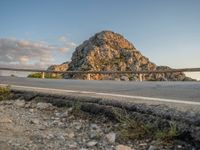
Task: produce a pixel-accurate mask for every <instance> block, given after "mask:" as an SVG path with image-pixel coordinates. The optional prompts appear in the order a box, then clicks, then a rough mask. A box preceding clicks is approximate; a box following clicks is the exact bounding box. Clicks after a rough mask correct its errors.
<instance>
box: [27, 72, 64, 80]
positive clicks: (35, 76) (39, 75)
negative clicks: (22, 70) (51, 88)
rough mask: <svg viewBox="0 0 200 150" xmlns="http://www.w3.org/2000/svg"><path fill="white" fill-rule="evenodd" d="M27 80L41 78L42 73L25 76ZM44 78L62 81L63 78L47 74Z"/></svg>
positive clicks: (59, 75) (58, 75)
mask: <svg viewBox="0 0 200 150" xmlns="http://www.w3.org/2000/svg"><path fill="white" fill-rule="evenodd" d="M27 77H28V78H42V73H32V74H29V75H28V76H27ZM44 77H45V78H48V79H63V76H62V75H61V74H57V75H55V74H49V73H45V76H44Z"/></svg>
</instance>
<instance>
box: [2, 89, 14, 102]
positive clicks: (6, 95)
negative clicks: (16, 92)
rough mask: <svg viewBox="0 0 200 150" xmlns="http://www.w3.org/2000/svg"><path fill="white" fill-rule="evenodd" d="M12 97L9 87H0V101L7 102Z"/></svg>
mask: <svg viewBox="0 0 200 150" xmlns="http://www.w3.org/2000/svg"><path fill="white" fill-rule="evenodd" d="M11 97H12V94H11V90H10V87H9V86H6V87H0V101H2V100H8V99H10V98H11Z"/></svg>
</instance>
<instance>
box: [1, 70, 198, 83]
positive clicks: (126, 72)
mask: <svg viewBox="0 0 200 150" xmlns="http://www.w3.org/2000/svg"><path fill="white" fill-rule="evenodd" d="M0 70H4V71H20V72H41V73H42V78H45V73H56V74H63V73H73V74H88V79H90V74H139V79H140V81H142V75H143V74H151V73H174V72H200V68H182V69H166V70H141V71H53V70H41V69H17V68H1V67H0Z"/></svg>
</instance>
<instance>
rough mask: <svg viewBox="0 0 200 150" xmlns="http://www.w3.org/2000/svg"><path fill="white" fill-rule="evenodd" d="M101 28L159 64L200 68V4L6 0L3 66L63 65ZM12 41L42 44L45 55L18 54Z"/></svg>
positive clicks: (1, 24)
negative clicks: (122, 36) (129, 42)
mask: <svg viewBox="0 0 200 150" xmlns="http://www.w3.org/2000/svg"><path fill="white" fill-rule="evenodd" d="M101 30H112V31H114V32H118V33H120V34H122V35H124V36H125V37H126V38H127V39H128V40H129V41H131V42H133V43H134V45H135V47H136V48H137V49H139V50H140V51H141V52H142V53H143V54H144V55H145V56H147V57H149V58H150V60H151V61H153V62H155V63H156V64H158V65H169V66H171V67H175V68H182V67H199V66H200V61H199V56H200V42H199V41H200V1H199V0H101V1H97V0H1V1H0V39H1V40H0V42H1V43H3V44H4V45H3V44H1V43H0V44H1V45H3V46H0V53H1V56H2V57H0V58H1V59H0V65H1V64H5V63H10V64H18V63H19V64H21V65H24V64H29V63H30V62H31V64H33V65H34V64H35V63H36V64H40V63H42V61H44V62H45V63H46V64H47V63H48V62H49V63H50V62H53V63H62V62H64V61H66V60H70V57H71V54H72V52H73V51H74V48H75V45H76V46H77V45H79V44H80V43H82V42H83V41H84V40H86V39H88V38H89V37H90V36H92V35H93V34H95V33H96V32H99V31H101ZM12 43H14V44H13V45H16V43H18V44H19V43H20V44H19V45H22V49H23V48H27V47H28V48H29V46H30V47H31V48H30V49H31V50H32V51H35V49H36V48H37V46H39V48H38V49H39V50H40V49H41V55H39V56H37V54H39V53H40V52H39V51H37V52H31V53H28V54H27V55H29V57H26V56H25V55H23V52H24V51H21V52H22V53H20V48H18V49H17V50H16V51H17V52H19V54H18V53H16V52H14V50H15V49H14V48H13V47H14V46H13V45H12ZM10 45H12V46H10ZM5 47H6V48H5ZM8 47H9V48H8ZM65 47H66V49H65V50H64V48H65ZM11 48H13V50H12V51H9V49H11ZM48 49H50V51H52V52H46V51H47V50H48ZM54 49H57V50H58V51H56V50H54ZM61 49H63V51H59V50H61ZM6 52H7V53H6ZM11 52H12V53H13V55H11ZM31 54H33V55H34V56H33V57H31ZM3 55H5V56H6V57H7V56H8V55H9V57H8V58H7V59H3ZM16 55H19V56H18V57H16V58H15V59H14V58H12V57H14V56H16ZM21 55H23V56H21ZM45 56H46V57H45ZM40 57H45V59H42V60H41V59H40ZM31 58H32V59H31ZM48 58H50V59H49V60H48ZM9 61H10V62H9ZM37 61H39V62H37Z"/></svg>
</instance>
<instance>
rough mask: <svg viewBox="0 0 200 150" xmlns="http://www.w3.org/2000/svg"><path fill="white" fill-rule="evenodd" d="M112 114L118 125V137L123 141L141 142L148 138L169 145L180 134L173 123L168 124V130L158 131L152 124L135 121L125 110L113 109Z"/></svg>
mask: <svg viewBox="0 0 200 150" xmlns="http://www.w3.org/2000/svg"><path fill="white" fill-rule="evenodd" d="M113 113H114V115H115V118H116V120H117V121H118V123H119V126H118V127H117V130H118V131H119V135H120V137H121V139H124V140H142V139H145V138H149V139H152V140H159V141H161V142H163V143H170V142H171V141H173V140H174V139H175V138H177V137H178V136H179V134H180V131H179V130H178V128H177V125H176V123H174V122H172V123H170V126H169V127H168V128H165V129H158V127H157V126H156V125H154V124H153V123H144V122H142V121H137V120H135V119H134V118H133V117H131V116H130V114H128V112H127V111H126V110H118V109H113Z"/></svg>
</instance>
